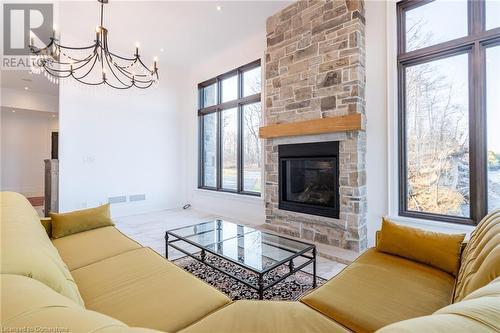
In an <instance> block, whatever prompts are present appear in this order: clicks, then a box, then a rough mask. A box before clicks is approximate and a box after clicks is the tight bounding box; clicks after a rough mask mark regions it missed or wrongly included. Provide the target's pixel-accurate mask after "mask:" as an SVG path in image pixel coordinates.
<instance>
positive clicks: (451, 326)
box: [377, 278, 500, 333]
mask: <svg viewBox="0 0 500 333" xmlns="http://www.w3.org/2000/svg"><path fill="white" fill-rule="evenodd" d="M499 304H500V279H499V278H497V279H496V280H495V281H494V282H491V283H490V284H488V285H486V286H484V287H482V288H480V289H478V290H476V291H475V292H473V293H471V294H469V295H468V296H467V297H466V298H464V300H463V301H461V302H458V303H454V304H451V305H449V306H446V307H444V308H442V309H439V310H438V311H436V312H435V313H434V314H433V315H431V316H424V317H419V318H415V319H410V320H405V321H401V322H398V323H395V324H392V325H389V326H387V327H384V328H382V329H381V330H379V331H377V333H420V332H429V333H434V332H435V333H441V332H457V333H469V332H485V333H487V332H500V306H499Z"/></svg>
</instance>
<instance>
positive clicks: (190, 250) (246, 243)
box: [165, 220, 316, 299]
mask: <svg viewBox="0 0 500 333" xmlns="http://www.w3.org/2000/svg"><path fill="white" fill-rule="evenodd" d="M169 247H171V248H174V249H176V250H178V251H180V252H182V253H184V254H186V255H188V256H190V257H192V258H194V259H196V260H198V261H201V262H203V263H204V264H206V265H207V266H209V267H211V268H213V269H215V270H216V271H218V272H221V273H224V274H226V275H228V276H230V277H232V278H234V279H236V280H238V281H239V282H241V283H243V284H245V285H246V286H248V287H250V288H252V289H255V290H256V291H257V292H258V294H259V299H262V298H263V295H264V291H265V290H267V289H269V288H271V287H273V286H274V285H276V284H277V283H279V282H281V281H283V280H285V279H286V278H287V277H289V276H290V275H292V274H294V273H296V272H298V271H300V270H302V269H303V268H305V267H306V266H308V265H311V264H312V268H313V269H312V270H313V286H312V287H313V288H315V287H316V246H315V245H313V244H308V243H305V242H301V241H297V240H294V239H291V238H287V237H283V236H279V235H275V234H271V233H267V232H264V231H260V230H257V229H254V228H250V227H247V226H244V225H240V224H236V223H232V222H228V221H224V220H214V221H209V222H203V223H199V224H196V225H192V226H189V227H182V228H177V229H173V230H168V231H167V232H166V233H165V251H166V252H165V253H166V257H167V259H168V249H169ZM207 253H210V254H212V255H214V256H216V257H219V258H221V259H224V260H226V261H229V262H231V263H233V264H235V265H238V266H240V267H242V268H245V269H247V270H248V271H250V272H251V273H253V274H256V276H257V283H256V284H255V283H252V282H250V281H248V280H244V279H241V278H240V277H238V276H235V275H234V274H232V273H231V272H229V271H227V270H224V269H223V268H222V267H218V266H216V265H213V264H212V263H210V262H208V261H206V260H205V259H206V257H207ZM284 264H287V265H288V270H287V273H286V274H281V275H279V277H278V278H274V279H273V280H272V281H271V282H269V283H264V277H265V275H266V274H267V273H269V272H271V271H273V270H274V269H275V268H277V267H279V266H281V265H284Z"/></svg>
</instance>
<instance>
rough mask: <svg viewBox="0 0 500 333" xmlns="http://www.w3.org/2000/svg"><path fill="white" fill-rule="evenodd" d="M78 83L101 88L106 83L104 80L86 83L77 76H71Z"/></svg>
mask: <svg viewBox="0 0 500 333" xmlns="http://www.w3.org/2000/svg"><path fill="white" fill-rule="evenodd" d="M71 76H72V77H73V78H74V79H75V80H76V81H78V82H80V83H83V84H86V85H88V86H100V85H101V84H103V83H105V81H104V80H101V81H100V82H85V81H83V80H81V79H80V78H77V77H76V76H74V75H71Z"/></svg>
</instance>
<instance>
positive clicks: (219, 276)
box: [173, 254, 326, 300]
mask: <svg viewBox="0 0 500 333" xmlns="http://www.w3.org/2000/svg"><path fill="white" fill-rule="evenodd" d="M205 260H206V261H208V262H209V263H211V264H212V265H214V266H217V267H220V268H221V269H223V270H224V271H227V272H230V273H231V274H233V275H235V276H237V277H238V278H240V279H242V280H245V281H248V282H250V283H252V284H254V285H257V275H256V274H255V273H252V272H250V271H248V270H247V269H244V268H242V267H240V266H238V265H235V264H233V263H231V262H229V261H226V260H224V259H221V258H219V257H216V256H213V255H209V254H207V256H206V258H205ZM173 262H174V263H175V264H176V265H177V266H179V267H181V268H182V269H184V270H186V271H188V272H190V273H191V274H193V275H195V276H196V277H198V278H200V279H202V280H204V281H205V282H207V283H208V284H210V285H212V286H214V287H215V288H217V289H218V290H220V291H222V292H223V293H224V294H226V295H227V296H228V297H229V298H231V299H232V300H238V299H258V298H259V294H258V292H257V291H256V290H254V289H252V288H250V287H248V286H246V285H245V284H243V283H241V282H239V281H238V280H236V279H233V278H232V277H229V276H227V275H226V274H224V273H221V272H218V271H216V270H214V269H213V268H211V267H209V266H207V265H205V264H203V263H202V262H200V261H198V260H196V259H193V258H191V257H188V256H186V257H182V258H179V259H176V260H174V261H173ZM288 272H289V268H288V265H287V264H284V265H281V266H279V267H277V268H275V269H274V270H272V271H271V272H269V273H267V274H266V275H265V276H264V284H265V285H267V284H269V283H270V282H272V281H275V280H276V279H277V278H278V277H279V276H283V275H285V274H287V273H288ZM312 280H313V278H312V275H311V274H309V273H306V272H302V271H299V272H296V273H295V274H292V275H291V276H289V277H287V278H286V279H285V280H283V281H281V282H279V283H277V284H276V285H274V286H273V287H272V288H270V289H267V290H266V291H264V299H267V300H297V299H299V298H300V297H301V296H302V295H304V294H305V293H306V292H308V291H309V290H311V289H312ZM325 282H326V280H325V279H322V278H320V277H317V280H316V284H317V286H320V285H321V284H323V283H325Z"/></svg>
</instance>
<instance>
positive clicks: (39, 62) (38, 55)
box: [30, 0, 159, 89]
mask: <svg viewBox="0 0 500 333" xmlns="http://www.w3.org/2000/svg"><path fill="white" fill-rule="evenodd" d="M97 1H98V2H100V3H101V15H100V17H101V20H100V25H99V26H98V27H97V28H96V32H95V40H94V43H93V44H92V45H89V46H86V47H70V46H63V45H61V44H60V43H59V41H58V40H57V39H56V38H55V34H53V36H52V37H51V38H50V42H49V44H48V45H47V46H46V47H44V48H37V47H36V46H35V45H34V40H33V38H31V43H30V50H31V53H32V55H33V57H34V59H32V61H31V65H32V67H31V68H32V71H33V72H34V73H41V72H42V71H43V72H44V74H45V75H46V76H47V77H48V78H49V80H50V81H51V82H53V83H59V81H65V80H66V79H68V80H71V79H74V80H76V81H78V82H80V83H83V84H86V85H90V86H100V85H108V86H110V87H112V88H116V89H128V88H132V87H136V88H140V89H146V88H149V87H151V86H152V85H153V84H156V83H158V80H159V76H158V67H157V61H158V59H157V58H154V62H153V66H151V67H149V68H148V67H147V66H146V65H145V64H144V62H143V61H142V59H141V56H140V55H139V45H138V44H137V45H136V48H135V53H134V54H133V56H132V57H126V56H125V57H124V56H120V55H118V54H115V53H113V52H111V51H110V50H109V44H108V30H107V29H106V28H105V27H104V25H103V20H104V4H106V3H108V0H97Z"/></svg>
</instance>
